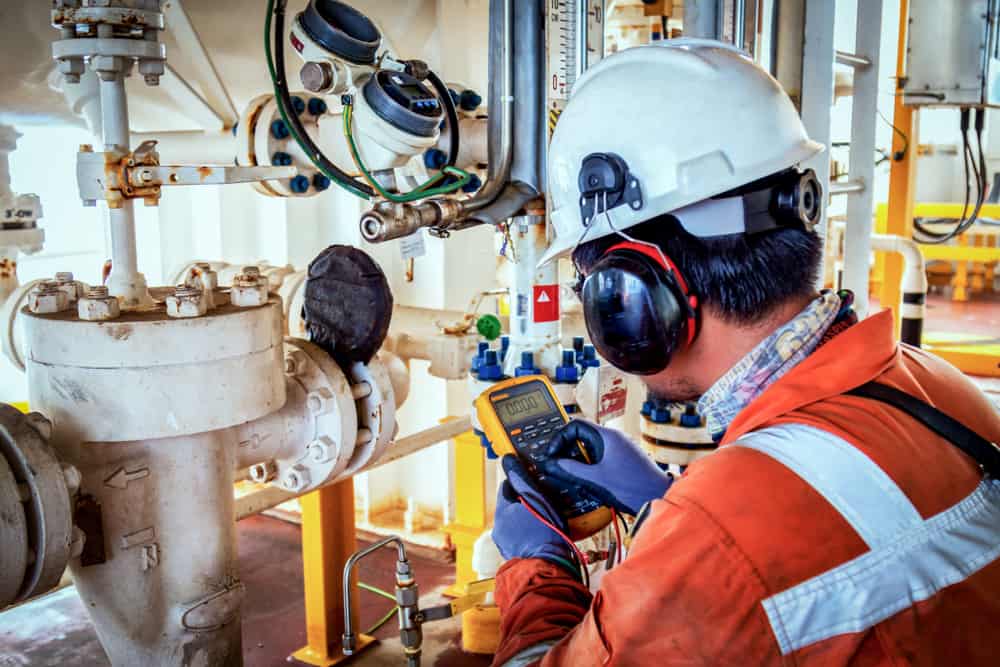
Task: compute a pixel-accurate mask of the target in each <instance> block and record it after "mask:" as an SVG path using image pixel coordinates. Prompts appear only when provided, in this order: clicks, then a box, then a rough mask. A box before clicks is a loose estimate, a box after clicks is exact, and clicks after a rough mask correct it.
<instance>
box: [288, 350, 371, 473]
mask: <svg viewBox="0 0 1000 667" xmlns="http://www.w3.org/2000/svg"><path fill="white" fill-rule="evenodd" d="M285 369H286V373H287V375H289V376H291V377H293V378H294V379H295V381H296V382H298V383H299V385H300V386H301V387H302V390H303V391H304V392H305V395H306V409H307V410H308V411H309V414H310V416H311V419H312V420H313V433H315V434H316V435H317V437H316V438H315V439H314V440H313V441H312V442H311V443H310V444H309V446H307V447H306V448H305V450H304V452H303V451H300V452H299V453H297V454H296V455H295V457H290V458H285V459H278V460H277V461H275V464H276V466H277V478H276V483H277V484H278V485H279V486H281V487H283V488H286V489H287V490H289V491H293V492H295V493H304V492H305V491H309V490H311V489H315V488H316V487H318V486H320V485H321V484H323V483H324V482H327V481H329V480H331V479H333V478H334V477H336V476H338V475H340V474H341V473H342V472H343V471H344V470H345V469H346V468H347V466H348V463H349V462H350V461H351V460H352V455H353V454H354V452H355V442H356V440H357V439H358V413H357V410H356V408H355V405H354V397H353V396H352V394H351V384H350V382H349V381H348V379H347V377H346V376H345V375H344V373H343V371H341V370H340V367H339V366H338V365H337V363H336V362H335V361H334V360H333V359H332V358H331V357H330V355H328V354H327V353H326V352H324V351H323V350H322V349H320V348H319V347H317V346H316V345H313V344H312V343H310V342H308V341H305V340H302V339H301V338H286V339H285Z"/></svg>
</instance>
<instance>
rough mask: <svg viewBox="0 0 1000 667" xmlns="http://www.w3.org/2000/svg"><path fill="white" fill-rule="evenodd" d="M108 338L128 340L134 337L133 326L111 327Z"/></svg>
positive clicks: (108, 329) (120, 325) (119, 325)
mask: <svg viewBox="0 0 1000 667" xmlns="http://www.w3.org/2000/svg"><path fill="white" fill-rule="evenodd" d="M107 331H108V336H110V337H111V338H114V339H115V340H128V339H129V337H131V335H132V325H131V324H118V325H114V324H112V325H110V326H109V327H108V328H107Z"/></svg>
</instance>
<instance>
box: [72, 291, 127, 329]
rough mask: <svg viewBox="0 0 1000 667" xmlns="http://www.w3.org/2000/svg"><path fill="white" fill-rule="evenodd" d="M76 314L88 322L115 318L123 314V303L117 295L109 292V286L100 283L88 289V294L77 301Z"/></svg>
mask: <svg viewBox="0 0 1000 667" xmlns="http://www.w3.org/2000/svg"><path fill="white" fill-rule="evenodd" d="M76 314H77V316H78V317H79V318H80V319H81V320H86V321H88V322H103V321H105V320H113V319H117V318H118V317H119V316H120V315H121V304H120V303H119V302H118V298H117V297H113V296H110V295H109V294H108V288H107V287H105V286H104V285H98V286H96V287H91V288H90V289H89V290H87V295H86V296H84V297H82V298H81V299H80V300H79V301H77V302H76Z"/></svg>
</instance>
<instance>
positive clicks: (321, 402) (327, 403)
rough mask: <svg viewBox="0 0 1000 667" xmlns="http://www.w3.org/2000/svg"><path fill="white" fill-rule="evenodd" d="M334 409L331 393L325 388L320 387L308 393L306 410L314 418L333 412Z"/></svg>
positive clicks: (334, 404) (334, 403)
mask: <svg viewBox="0 0 1000 667" xmlns="http://www.w3.org/2000/svg"><path fill="white" fill-rule="evenodd" d="M335 407H336V402H335V400H334V396H333V392H332V391H330V389H329V388H327V387H320V388H318V389H316V390H314V391H310V392H309V394H308V395H307V396H306V408H308V410H309V412H310V414H312V415H313V416H314V417H318V416H320V415H325V414H326V413H328V412H333V410H334V408H335Z"/></svg>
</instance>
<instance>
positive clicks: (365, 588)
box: [358, 581, 396, 602]
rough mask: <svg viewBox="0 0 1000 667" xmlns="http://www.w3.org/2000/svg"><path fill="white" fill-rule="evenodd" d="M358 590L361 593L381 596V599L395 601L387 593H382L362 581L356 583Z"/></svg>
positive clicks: (390, 594) (392, 596) (394, 598)
mask: <svg viewBox="0 0 1000 667" xmlns="http://www.w3.org/2000/svg"><path fill="white" fill-rule="evenodd" d="M358 588H360V589H361V590H363V591H368V592H369V593H374V594H375V595H381V596H382V597H384V598H386V599H389V600H392V601H393V602H395V601H396V596H395V595H393V594H392V593H390V592H389V591H383V590H382V589H381V588H375V587H374V586H372V585H371V584H366V583H365V582H363V581H359V582H358Z"/></svg>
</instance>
